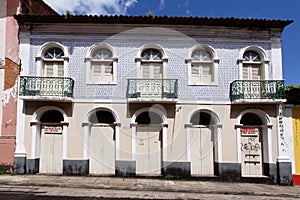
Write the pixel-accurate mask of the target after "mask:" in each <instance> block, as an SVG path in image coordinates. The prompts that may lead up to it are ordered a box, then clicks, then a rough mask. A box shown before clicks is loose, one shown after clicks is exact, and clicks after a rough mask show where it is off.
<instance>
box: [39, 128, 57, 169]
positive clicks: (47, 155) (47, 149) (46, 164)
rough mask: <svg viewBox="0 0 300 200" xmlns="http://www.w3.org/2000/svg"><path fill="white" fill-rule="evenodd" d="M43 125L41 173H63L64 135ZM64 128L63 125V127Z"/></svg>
mask: <svg viewBox="0 0 300 200" xmlns="http://www.w3.org/2000/svg"><path fill="white" fill-rule="evenodd" d="M47 127H49V126H41V149H40V170H39V172H40V173H51V174H62V172H63V137H62V132H56V133H55V132H54V131H47ZM61 130H62V127H61Z"/></svg>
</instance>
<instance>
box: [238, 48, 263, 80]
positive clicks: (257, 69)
mask: <svg viewBox="0 0 300 200" xmlns="http://www.w3.org/2000/svg"><path fill="white" fill-rule="evenodd" d="M238 65H239V74H240V79H242V80H266V79H268V76H269V61H268V59H267V54H266V52H265V50H264V49H263V48H261V47H258V46H249V47H246V48H245V49H243V50H242V51H240V55H239V59H238Z"/></svg>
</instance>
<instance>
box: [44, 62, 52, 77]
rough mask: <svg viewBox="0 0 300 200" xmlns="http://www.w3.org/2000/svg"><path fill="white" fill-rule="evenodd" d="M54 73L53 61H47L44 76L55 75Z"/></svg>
mask: <svg viewBox="0 0 300 200" xmlns="http://www.w3.org/2000/svg"><path fill="white" fill-rule="evenodd" d="M53 75H54V69H53V62H45V64H44V76H46V77H53Z"/></svg>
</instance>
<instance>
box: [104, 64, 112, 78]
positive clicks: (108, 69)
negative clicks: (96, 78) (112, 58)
mask: <svg viewBox="0 0 300 200" xmlns="http://www.w3.org/2000/svg"><path fill="white" fill-rule="evenodd" d="M104 73H105V75H106V76H111V75H112V74H113V68H112V66H111V65H106V66H105V72H104Z"/></svg>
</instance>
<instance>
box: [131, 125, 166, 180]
mask: <svg viewBox="0 0 300 200" xmlns="http://www.w3.org/2000/svg"><path fill="white" fill-rule="evenodd" d="M160 133H161V127H151V126H146V127H137V133H136V174H137V175H144V176H155V175H161V162H162V160H161V140H160Z"/></svg>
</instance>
